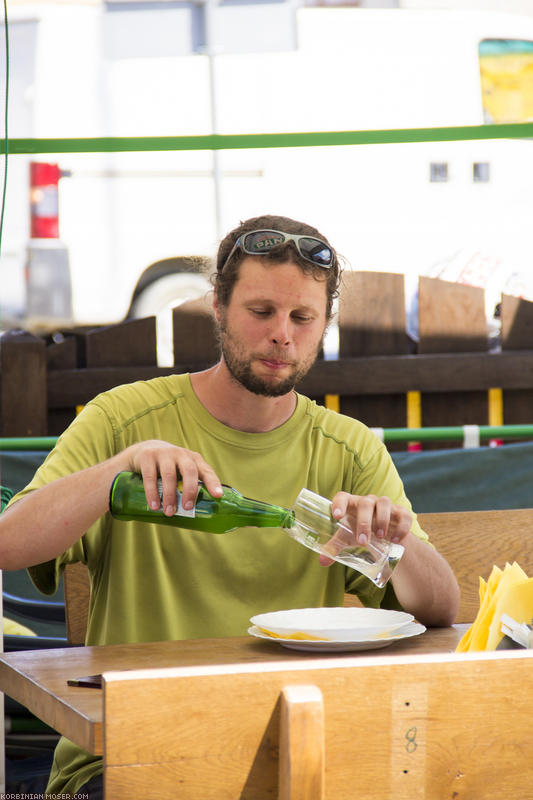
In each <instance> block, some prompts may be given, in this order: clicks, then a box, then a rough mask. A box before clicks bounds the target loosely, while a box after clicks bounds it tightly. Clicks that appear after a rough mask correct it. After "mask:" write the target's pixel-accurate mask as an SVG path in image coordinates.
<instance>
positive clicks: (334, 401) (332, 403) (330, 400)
mask: <svg viewBox="0 0 533 800" xmlns="http://www.w3.org/2000/svg"><path fill="white" fill-rule="evenodd" d="M324 404H325V406H326V408H329V409H330V410H331V411H337V412H339V411H340V410H341V403H340V398H339V395H338V394H327V395H325V397H324Z"/></svg>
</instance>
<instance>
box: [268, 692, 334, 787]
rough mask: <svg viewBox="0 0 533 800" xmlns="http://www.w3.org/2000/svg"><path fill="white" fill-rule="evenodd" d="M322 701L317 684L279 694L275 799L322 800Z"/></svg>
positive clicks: (323, 762)
mask: <svg viewBox="0 0 533 800" xmlns="http://www.w3.org/2000/svg"><path fill="white" fill-rule="evenodd" d="M324 769H325V757H324V701H323V698H322V692H321V691H320V689H319V688H318V686H286V687H285V688H284V689H283V691H282V693H281V717H280V733H279V794H278V800H324V798H325V793H324V789H325V784H324Z"/></svg>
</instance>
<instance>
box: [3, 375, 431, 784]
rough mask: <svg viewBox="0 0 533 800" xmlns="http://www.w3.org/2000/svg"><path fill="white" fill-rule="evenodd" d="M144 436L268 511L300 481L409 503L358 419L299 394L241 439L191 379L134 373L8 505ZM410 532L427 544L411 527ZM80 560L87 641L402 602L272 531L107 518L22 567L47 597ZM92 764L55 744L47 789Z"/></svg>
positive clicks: (90, 409) (235, 629)
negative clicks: (86, 586) (279, 414)
mask: <svg viewBox="0 0 533 800" xmlns="http://www.w3.org/2000/svg"><path fill="white" fill-rule="evenodd" d="M147 439H161V440H165V441H167V442H171V443H173V444H176V445H179V446H181V447H185V448H187V449H189V450H194V451H197V452H199V453H201V455H202V456H203V458H204V459H205V460H206V461H207V463H209V464H210V465H211V466H212V467H213V468H214V469H215V471H216V472H217V474H218V476H219V478H220V479H221V481H222V482H223V483H225V484H228V485H230V486H233V487H235V488H236V489H238V490H239V491H240V492H241V493H242V494H244V495H246V496H248V497H253V498H256V499H258V500H263V501H266V502H271V503H275V504H276V505H281V506H285V507H290V506H291V505H292V503H293V502H294V500H295V498H296V496H297V494H298V492H299V491H300V489H301V488H302V487H307V488H308V489H311V490H312V491H315V492H317V493H318V494H321V495H323V496H325V497H328V498H331V497H333V495H334V494H336V492H338V491H340V490H344V491H348V492H352V493H354V494H376V495H387V496H388V497H390V498H391V500H392V501H393V502H394V503H400V504H402V505H404V506H406V507H407V508H409V509H410V508H411V506H410V503H409V501H408V500H407V498H406V497H405V493H404V490H403V485H402V482H401V480H400V478H399V476H398V474H397V472H396V469H395V467H394V464H393V462H392V460H391V458H390V456H389V454H388V452H387V450H386V448H385V447H384V445H383V444H382V443H381V442H380V441H379V440H378V439H377V438H376V437H375V436H374V435H373V434H372V433H371V432H370V431H369V430H368V428H366V427H365V426H364V425H363V424H361V423H360V422H358V421H357V420H354V419H351V418H349V417H345V416H343V415H341V414H337V413H335V412H332V411H329V410H327V409H325V408H323V407H321V406H317V405H316V404H315V403H314V402H312V401H311V400H309V399H308V398H306V397H304V396H302V395H298V403H297V407H296V410H295V412H294V414H293V415H292V417H291V418H290V419H289V420H288V421H287V422H286V423H284V424H283V425H281V426H280V427H279V428H276V429H275V430H273V431H269V432H267V433H245V432H242V431H238V430H234V429H232V428H229V427H227V426H226V425H223V424H222V423H221V422H219V421H218V420H216V419H215V418H214V417H212V416H211V415H210V414H209V413H208V412H207V410H206V409H205V408H204V407H203V406H202V404H201V403H200V402H199V401H198V399H197V398H196V395H195V394H194V391H193V389H192V386H191V382H190V378H189V376H188V375H175V376H170V377H163V378H156V379H154V380H151V381H147V382H142V381H139V382H136V383H133V384H128V385H124V386H120V387H117V388H116V389H113V390H111V391H109V392H105V393H104V394H101V395H99V396H98V397H96V398H95V399H94V400H93V401H91V402H90V403H89V404H88V405H87V406H86V407H85V408H84V409H83V411H82V412H81V414H80V415H79V416H78V417H77V418H76V419H75V420H74V422H73V423H72V424H71V425H70V427H69V428H68V429H67V430H66V431H65V433H64V434H63V435H62V436H61V437H60V439H59V441H58V443H57V445H56V447H55V448H54V450H53V451H52V452H51V453H50V454H49V456H48V458H47V459H46V461H45V462H44V463H43V465H42V466H41V467H40V468H39V470H38V471H37V473H36V475H35V477H34V479H33V480H32V482H31V483H30V484H29V485H28V486H27V487H26V488H25V489H24V490H23V491H22V492H21V493H20V494H19V495H17V497H16V498H14V500H16V499H18V498H20V497H21V496H22V495H24V494H25V493H28V492H30V491H32V490H34V489H36V488H38V487H40V486H42V485H44V484H47V483H50V482H51V481H52V480H55V479H57V478H59V477H62V476H64V475H67V474H70V473H72V472H76V471H78V470H81V469H84V468H86V467H89V466H92V465H94V464H96V463H99V462H101V461H104V460H105V459H107V458H110V457H111V456H113V455H115V454H116V453H118V452H119V451H121V450H123V449H124V448H126V447H128V446H129V445H131V444H133V443H135V442H139V441H143V440H147ZM73 502H75V498H73ZM412 530H413V532H414V533H415V534H416V535H418V536H420V537H421V538H427V537H426V535H425V533H423V532H422V531H421V529H420V527H419V526H418V523H417V522H416V521H415V522H414V523H413V527H412ZM76 561H82V562H84V563H86V564H87V566H88V568H89V572H90V575H91V584H92V591H91V605H90V610H89V624H88V630H87V639H86V642H87V644H89V645H100V644H115V643H120V642H142V641H157V640H171V639H189V638H196V637H216V636H239V635H245V634H246V631H247V629H248V627H249V619H250V617H251V616H252V615H254V614H258V613H261V612H266V611H275V610H278V609H282V608H304V607H310V606H323V605H327V606H339V605H342V603H343V595H344V592H345V591H350V592H353V593H355V594H357V595H359V597H360V598H361V600H362V601H363V603H364V604H365V605H368V606H374V607H378V606H380V605H383V606H386V607H392V608H399V606H398V602H397V600H396V597H395V596H394V592H393V590H392V586H391V585H388V586H387V588H386V589H378V588H377V587H376V586H374V585H373V584H372V583H371V582H370V581H369V580H368V579H366V578H365V577H363V576H361V575H360V574H359V573H356V572H354V571H353V570H351V569H349V568H347V567H344V566H342V565H341V564H334V565H333V566H331V567H330V568H327V569H326V568H324V567H321V566H320V565H319V563H318V557H317V555H316V554H314V553H313V552H311V551H310V550H307V549H306V548H304V547H302V546H301V545H300V544H298V543H297V542H294V541H293V540H292V539H291V538H290V537H288V536H287V535H286V534H285V533H283V531H281V530H277V529H272V528H268V529H259V528H243V529H239V530H236V531H232V532H230V533H228V534H225V535H215V534H210V533H203V532H194V531H187V530H179V529H177V528H171V527H167V526H156V525H149V524H144V523H138V522H120V521H117V520H114V519H113V518H112V517H111V516H110V514H105V515H104V516H103V517H101V518H100V519H99V520H98V521H97V522H96V523H95V524H94V525H92V526H91V528H90V529H89V530H88V531H87V532H86V533H85V534H84V536H83V537H82V538H81V539H80V540H79V541H78V542H76V543H75V544H74V545H73V546H72V547H71V548H69V549H68V550H67V551H66V552H65V553H63V554H62V555H61V556H59V557H58V558H57V559H56V560H55V561H50V562H47V563H46V564H41V565H38V566H35V567H31V568H30V569H29V573H30V575H31V577H32V580H33V581H34V583H35V585H36V586H37V587H38V588H39V589H40V590H41V591H42V592H44V593H46V594H51V593H53V592H54V591H55V590H56V588H57V583H58V580H59V577H60V575H61V572H62V570H63V568H64V565H65V564H67V563H72V562H76ZM80 767H82V770H81V772H80ZM54 771H55V772H54ZM99 771H101V763H100V759H98V760H95V757H94V756H89V755H88V754H84V753H83V751H80V749H79V748H77V747H75V746H74V745H73V744H72V743H70V742H67V740H64V739H63V740H61V742H60V744H59V745H58V750H57V753H56V760H55V764H54V770H53V772H52V781H51V783H50V785H49V791H52V790H53V791H56V792H60V791H74V790H76V789H77V788H79V786H80V785H82V784H83V783H84V782H86V781H87V780H88V778H89V777H90V776H91V775H93V774H96V773H97V772H99ZM87 772H88V773H89V774H87Z"/></svg>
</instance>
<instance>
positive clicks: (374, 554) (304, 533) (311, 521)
mask: <svg viewBox="0 0 533 800" xmlns="http://www.w3.org/2000/svg"><path fill="white" fill-rule="evenodd" d="M292 512H293V514H294V521H293V523H292V525H291V527H290V528H287V529H286V532H287V533H288V534H289V536H291V537H292V538H293V539H295V540H296V541H297V542H300V544H303V545H305V547H309V548H310V549H311V550H314V551H315V552H316V553H320V554H321V555H323V556H327V558H331V559H333V560H334V561H340V563H341V564H345V565H346V566H347V567H352V569H355V570H357V571H358V572H361V573H362V574H363V575H366V577H367V578H369V579H370V580H371V581H372V582H373V583H375V584H376V586H379V587H383V586H385V584H386V583H387V581H388V580H389V578H390V576H391V575H392V571H393V570H394V567H395V566H396V564H397V563H398V561H399V560H400V558H401V557H402V554H403V552H404V549H405V548H404V547H402V545H400V544H394V543H393V542H390V541H389V540H388V539H378V538H377V537H376V536H375V534H374V533H373V532H372V533H371V534H370V537H369V540H368V543H367V544H366V545H361V544H359V543H358V542H357V541H356V538H355V534H354V532H353V531H352V529H351V527H350V525H349V524H348V522H347V521H346V520H345V519H342V520H336V519H334V518H333V516H332V514H331V502H330V501H329V500H327V499H326V498H325V497H321V496H320V495H319V494H316V493H315V492H312V491H310V490H309V489H302V490H301V492H300V494H299V495H298V497H297V498H296V501H295V503H294V505H293V506H292Z"/></svg>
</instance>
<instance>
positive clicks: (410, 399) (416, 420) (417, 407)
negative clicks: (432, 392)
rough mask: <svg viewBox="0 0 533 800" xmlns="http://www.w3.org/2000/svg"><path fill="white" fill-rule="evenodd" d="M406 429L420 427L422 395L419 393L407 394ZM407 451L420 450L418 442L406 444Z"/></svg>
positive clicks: (420, 446)
mask: <svg viewBox="0 0 533 800" xmlns="http://www.w3.org/2000/svg"><path fill="white" fill-rule="evenodd" d="M407 427H408V428H421V427H422V395H421V394H420V392H407ZM407 449H408V450H409V451H410V452H416V451H418V450H422V445H421V444H420V442H408V443H407Z"/></svg>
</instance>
